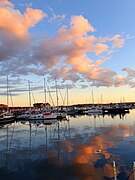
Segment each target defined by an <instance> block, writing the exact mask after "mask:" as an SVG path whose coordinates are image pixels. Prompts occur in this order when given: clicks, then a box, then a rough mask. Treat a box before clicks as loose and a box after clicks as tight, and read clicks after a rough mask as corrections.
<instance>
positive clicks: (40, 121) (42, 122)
mask: <svg viewBox="0 0 135 180" xmlns="http://www.w3.org/2000/svg"><path fill="white" fill-rule="evenodd" d="M55 122H57V119H52V120H38V121H37V120H32V121H30V123H31V124H35V125H40V124H44V125H51V124H53V123H55Z"/></svg>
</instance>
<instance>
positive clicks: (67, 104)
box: [67, 87, 68, 109]
mask: <svg viewBox="0 0 135 180" xmlns="http://www.w3.org/2000/svg"><path fill="white" fill-rule="evenodd" d="M67 109H68V87H67Z"/></svg>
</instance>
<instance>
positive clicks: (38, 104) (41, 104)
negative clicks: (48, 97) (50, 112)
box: [33, 103, 51, 109]
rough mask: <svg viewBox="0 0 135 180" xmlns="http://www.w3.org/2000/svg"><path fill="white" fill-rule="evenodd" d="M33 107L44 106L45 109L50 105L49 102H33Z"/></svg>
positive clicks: (39, 107) (40, 107)
mask: <svg viewBox="0 0 135 180" xmlns="http://www.w3.org/2000/svg"><path fill="white" fill-rule="evenodd" d="M33 107H34V108H36V109H42V108H45V107H46V108H47V109H50V108H51V105H50V104H49V103H34V104H33Z"/></svg>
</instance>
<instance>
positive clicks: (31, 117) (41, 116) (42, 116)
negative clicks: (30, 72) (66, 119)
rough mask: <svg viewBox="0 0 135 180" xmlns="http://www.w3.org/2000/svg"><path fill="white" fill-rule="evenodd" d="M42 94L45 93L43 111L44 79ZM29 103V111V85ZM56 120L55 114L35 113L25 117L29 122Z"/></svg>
mask: <svg viewBox="0 0 135 180" xmlns="http://www.w3.org/2000/svg"><path fill="white" fill-rule="evenodd" d="M44 92H45V109H46V88H45V79H44ZM29 101H30V109H31V95H30V85H29ZM53 119H57V114H55V113H51V112H46V111H45V112H41V111H37V112H36V111H35V112H31V114H30V115H29V116H28V117H27V120H28V121H31V120H43V121H44V120H53Z"/></svg>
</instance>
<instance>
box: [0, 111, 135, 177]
mask: <svg viewBox="0 0 135 180" xmlns="http://www.w3.org/2000/svg"><path fill="white" fill-rule="evenodd" d="M113 161H115V163H116V172H117V179H120V180H126V179H134V177H133V176H134V173H133V172H132V169H133V162H134V161H135V110H131V111H130V113H129V114H126V115H124V116H119V115H116V116H111V115H105V116H104V117H103V116H93V115H91V116H87V115H83V116H77V117H69V119H68V120H64V121H59V122H54V123H52V124H43V123H38V124H36V123H34V122H32V123H31V124H30V123H29V122H15V123H12V124H7V125H3V126H2V125H0V180H7V179H9V180H11V179H14V180H16V179H18V180H20V179H30V180H40V179H44V180H57V179H59V180H61V179H62V180H63V179H64V180H70V179H71V180H78V179H79V180H83V179H84V180H102V179H114V178H113V177H114V169H113Z"/></svg>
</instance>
